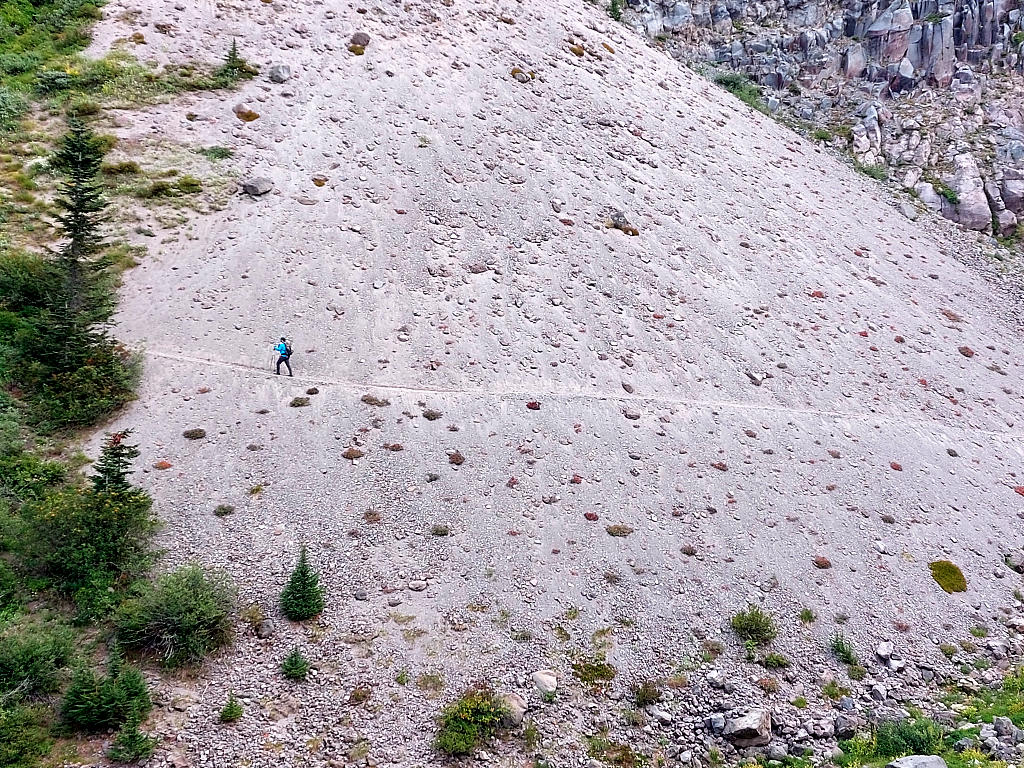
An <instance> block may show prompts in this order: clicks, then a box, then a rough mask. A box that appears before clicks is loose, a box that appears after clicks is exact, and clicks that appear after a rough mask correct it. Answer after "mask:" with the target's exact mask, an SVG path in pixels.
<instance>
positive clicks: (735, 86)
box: [715, 72, 768, 114]
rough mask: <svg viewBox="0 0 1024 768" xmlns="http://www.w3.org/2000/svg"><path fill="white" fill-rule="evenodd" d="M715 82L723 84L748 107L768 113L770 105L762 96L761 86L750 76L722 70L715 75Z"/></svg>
mask: <svg viewBox="0 0 1024 768" xmlns="http://www.w3.org/2000/svg"><path fill="white" fill-rule="evenodd" d="M715 83H717V84H718V85H720V86H722V87H723V88H725V90H727V91H728V92H729V93H731V94H732V95H733V96H735V97H736V98H737V99H739V100H740V101H742V102H743V103H744V104H746V105H747V106H748V107H751V108H752V109H756V110H757V111H758V112H761V113H763V114H768V107H767V106H766V105H765V103H764V101H763V100H762V98H761V88H760V86H758V85H757V84H756V83H753V82H751V80H750V78H748V77H747V76H746V75H742V74H740V73H738V72H722V73H719V74H717V75H715Z"/></svg>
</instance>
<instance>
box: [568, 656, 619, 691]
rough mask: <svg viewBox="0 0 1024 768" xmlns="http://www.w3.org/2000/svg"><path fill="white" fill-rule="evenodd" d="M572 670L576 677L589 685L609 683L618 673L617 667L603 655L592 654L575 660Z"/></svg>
mask: <svg viewBox="0 0 1024 768" xmlns="http://www.w3.org/2000/svg"><path fill="white" fill-rule="evenodd" d="M572 672H573V674H574V675H575V676H576V679H578V680H579V681H580V682H582V683H586V684H588V685H600V684H601V683H607V682H609V681H611V680H613V679H614V678H615V675H616V671H615V667H613V666H612V665H611V664H609V663H608V662H607V661H606V660H605V659H604V657H603V656H592V657H590V658H585V659H579V660H577V661H575V662H573V665H572Z"/></svg>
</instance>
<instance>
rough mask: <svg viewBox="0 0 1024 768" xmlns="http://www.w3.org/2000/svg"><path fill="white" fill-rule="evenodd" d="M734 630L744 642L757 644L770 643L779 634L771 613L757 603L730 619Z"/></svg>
mask: <svg viewBox="0 0 1024 768" xmlns="http://www.w3.org/2000/svg"><path fill="white" fill-rule="evenodd" d="M730 624H731V625H732V628H733V631H734V632H735V633H736V634H737V635H738V636H739V638H740V639H741V640H743V641H744V643H753V644H754V645H755V646H765V645H768V643H770V642H771V641H772V640H774V639H775V636H776V635H777V634H778V627H777V626H776V624H775V619H773V618H772V616H771V614H769V613H766V612H765V611H762V610H761V609H760V608H758V607H757V606H756V605H750V606H747V608H746V609H745V610H742V611H740V612H738V613H737V614H736V615H734V616H733V617H732V619H731V620H730Z"/></svg>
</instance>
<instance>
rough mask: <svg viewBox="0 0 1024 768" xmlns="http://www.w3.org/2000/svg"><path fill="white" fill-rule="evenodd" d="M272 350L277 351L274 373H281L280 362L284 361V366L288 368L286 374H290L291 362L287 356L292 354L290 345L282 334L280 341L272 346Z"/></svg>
mask: <svg viewBox="0 0 1024 768" xmlns="http://www.w3.org/2000/svg"><path fill="white" fill-rule="evenodd" d="M274 351H275V352H277V355H278V357H277V369H276V371H275V373H277V375H278V376H280V375H281V363H284V365H285V368H287V369H288V375H289V376H291V375H292V364H291V363H289V362H288V358H290V357H291V356H292V345H291V344H289V343H288V340H287V339H286V338H285V337H284V336H282V337H281V342H280V343H279V344H278V345H277V346H276V347H274Z"/></svg>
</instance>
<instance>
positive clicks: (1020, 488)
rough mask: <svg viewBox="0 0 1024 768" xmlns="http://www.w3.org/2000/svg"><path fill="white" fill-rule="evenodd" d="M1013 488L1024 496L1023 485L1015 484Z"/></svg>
mask: <svg viewBox="0 0 1024 768" xmlns="http://www.w3.org/2000/svg"><path fill="white" fill-rule="evenodd" d="M1013 490H1015V491H1016V492H1017V493H1019V494H1020V495H1021V496H1024V485H1018V486H1017V487H1016V488H1014V489H1013Z"/></svg>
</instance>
